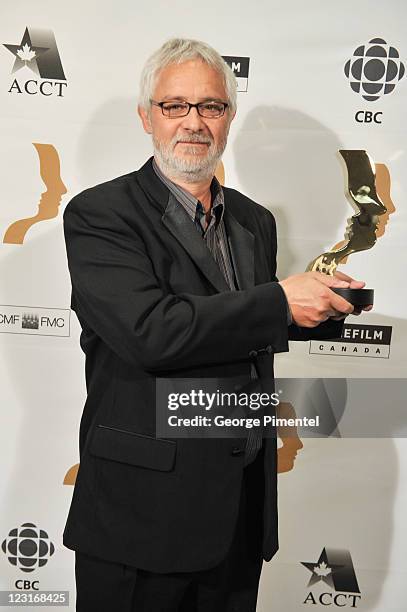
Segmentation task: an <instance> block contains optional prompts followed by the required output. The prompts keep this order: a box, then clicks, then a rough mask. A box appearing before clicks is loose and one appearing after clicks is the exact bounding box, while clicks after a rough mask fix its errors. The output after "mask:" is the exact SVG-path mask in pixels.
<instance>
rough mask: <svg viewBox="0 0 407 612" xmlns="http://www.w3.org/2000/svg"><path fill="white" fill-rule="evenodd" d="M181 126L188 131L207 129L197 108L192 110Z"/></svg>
mask: <svg viewBox="0 0 407 612" xmlns="http://www.w3.org/2000/svg"><path fill="white" fill-rule="evenodd" d="M181 126H182V127H183V128H184V129H186V130H192V131H194V132H196V131H198V130H203V129H204V128H205V127H206V124H205V122H204V121H203V118H202V117H201V115H200V114H199V113H198V109H197V108H196V106H195V107H193V108H191V109H190V111H189V113H188V115H186V116H185V117H184V118H183V121H182V123H181Z"/></svg>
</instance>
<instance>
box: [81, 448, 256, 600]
mask: <svg viewBox="0 0 407 612" xmlns="http://www.w3.org/2000/svg"><path fill="white" fill-rule="evenodd" d="M263 498H264V471H263V450H262V449H261V450H260V452H259V453H258V455H257V457H256V459H255V460H254V461H253V462H252V463H251V464H249V465H248V466H247V467H245V468H244V470H243V481H242V491H241V497H240V505H239V516H238V520H237V525H236V530H235V533H234V536H233V541H232V544H231V547H230V549H229V551H228V553H227V555H226V557H225V558H224V559H223V560H222V562H221V563H220V564H219V565H217V566H216V567H213V568H210V569H207V570H203V571H196V572H173V573H169V574H158V573H154V572H149V571H146V570H143V569H140V568H135V567H131V566H129V565H124V564H122V563H114V562H111V561H105V560H103V559H98V558H96V557H92V556H90V555H87V554H84V553H80V552H76V553H75V576H76V590H77V599H76V611H77V612H116V611H117V612H255V610H256V602H257V592H258V585H259V579H260V573H261V567H262V563H263V559H262V554H261V547H262V532H263Z"/></svg>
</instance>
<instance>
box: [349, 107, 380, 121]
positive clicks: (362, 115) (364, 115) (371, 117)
mask: <svg viewBox="0 0 407 612" xmlns="http://www.w3.org/2000/svg"><path fill="white" fill-rule="evenodd" d="M382 115H383V113H382V112H381V111H378V112H377V113H372V112H371V111H363V110H361V111H358V112H357V113H356V115H355V119H356V121H357V122H358V123H381V122H382V119H381V118H382Z"/></svg>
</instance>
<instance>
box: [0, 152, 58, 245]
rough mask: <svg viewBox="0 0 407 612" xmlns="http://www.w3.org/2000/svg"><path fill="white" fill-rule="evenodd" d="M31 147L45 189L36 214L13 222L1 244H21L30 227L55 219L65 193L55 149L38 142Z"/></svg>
mask: <svg viewBox="0 0 407 612" xmlns="http://www.w3.org/2000/svg"><path fill="white" fill-rule="evenodd" d="M33 145H34V147H35V149H36V151H37V153H38V157H39V160H40V174H41V178H42V180H43V182H44V185H45V187H46V188H47V189H46V191H44V192H43V193H42V194H41V199H40V202H39V205H38V212H37V214H36V215H34V216H33V217H28V218H27V219H20V220H19V221H15V222H14V223H12V224H11V225H10V227H9V228H8V229H7V231H6V233H5V234H4V238H3V242H4V243H7V244H23V242H24V238H25V235H26V234H27V232H28V230H29V229H30V227H31V226H32V225H34V224H35V223H38V222H39V221H45V220H46V219H53V218H54V217H56V216H57V214H58V207H59V204H60V202H61V198H62V196H63V195H64V193H66V192H67V190H66V187H65V185H64V183H63V181H62V178H61V171H60V163H59V156H58V152H57V150H56V149H55V147H54V146H53V145H51V144H40V143H38V142H33Z"/></svg>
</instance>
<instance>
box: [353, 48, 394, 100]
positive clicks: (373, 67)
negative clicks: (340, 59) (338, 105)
mask: <svg viewBox="0 0 407 612" xmlns="http://www.w3.org/2000/svg"><path fill="white" fill-rule="evenodd" d="M344 71H345V75H346V76H347V78H348V79H349V84H350V86H351V89H352V90H353V91H354V92H355V93H358V94H360V95H361V96H362V98H363V99H364V100H367V101H368V102H373V101H375V100H378V99H379V98H380V96H382V95H385V94H389V93H391V92H392V91H393V90H394V89H395V87H396V85H397V83H398V82H399V81H400V80H401V79H402V78H403V76H404V72H405V67H404V64H403V62H402V61H401V60H400V55H399V52H398V51H397V49H396V48H395V47H391V46H390V45H388V44H387V43H386V41H385V40H383V38H372V40H370V41H369V43H368V44H367V45H361V46H360V47H358V48H357V49H355V51H354V52H353V56H352V58H351V59H349V60H348V61H347V62H346V64H345V67H344Z"/></svg>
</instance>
